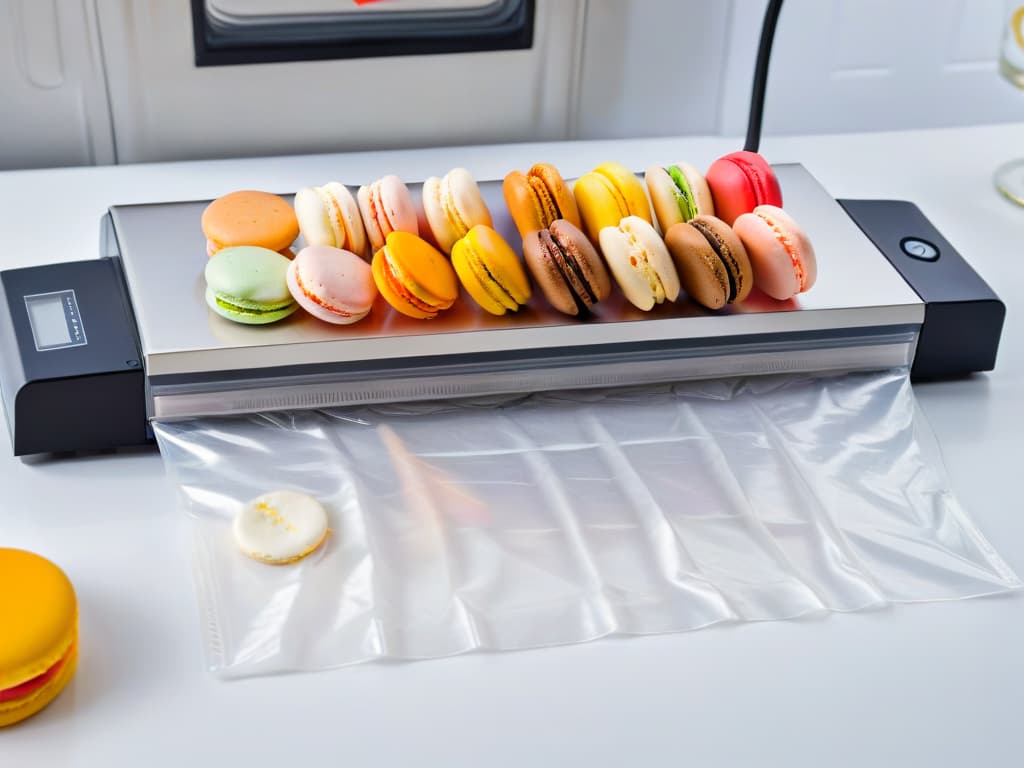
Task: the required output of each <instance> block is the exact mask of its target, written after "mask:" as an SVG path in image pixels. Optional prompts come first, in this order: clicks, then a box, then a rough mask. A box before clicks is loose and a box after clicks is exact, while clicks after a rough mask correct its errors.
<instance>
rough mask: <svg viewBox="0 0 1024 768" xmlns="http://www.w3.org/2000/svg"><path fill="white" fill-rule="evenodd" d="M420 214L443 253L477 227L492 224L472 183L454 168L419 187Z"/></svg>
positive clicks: (482, 200) (472, 181) (474, 182)
mask: <svg viewBox="0 0 1024 768" xmlns="http://www.w3.org/2000/svg"><path fill="white" fill-rule="evenodd" d="M423 211H424V213H425V214H426V217H427V221H428V223H429V224H430V230H431V232H432V233H433V235H434V240H435V241H436V242H437V244H438V247H440V249H441V250H442V251H444V252H445V253H451V250H452V246H454V245H455V241H456V240H458V239H459V238H462V237H465V236H466V234H467V233H468V232H469V230H470V229H472V228H473V227H474V226H476V225H477V224H483V225H485V226H488V227H489V226H491V225H492V223H493V222H492V220H491V212H490V210H489V209H488V208H487V203H485V202H484V198H483V196H482V195H481V194H480V187H479V186H477V183H476V179H474V178H473V176H472V174H470V172H469V171H467V170H466V169H465V168H454V169H452V170H451V171H449V172H448V174H446V175H445V177H444V178H443V179H439V178H437V177H436V176H431V177H430V178H429V179H427V180H426V181H425V182H424V183H423Z"/></svg>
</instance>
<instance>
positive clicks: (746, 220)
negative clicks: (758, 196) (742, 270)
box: [733, 205, 818, 301]
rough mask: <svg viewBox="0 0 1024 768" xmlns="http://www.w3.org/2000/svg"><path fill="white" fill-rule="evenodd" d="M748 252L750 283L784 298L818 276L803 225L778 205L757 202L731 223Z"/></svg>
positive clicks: (805, 286)
mask: <svg viewBox="0 0 1024 768" xmlns="http://www.w3.org/2000/svg"><path fill="white" fill-rule="evenodd" d="M733 228H734V229H735V230H736V234H737V235H738V236H739V238H740V240H742V241H743V245H744V246H745V247H746V249H747V253H748V254H750V262H751V264H752V266H753V268H754V285H756V286H757V287H758V288H760V289H761V290H762V291H764V292H765V293H766V294H768V295H769V296H771V297H772V298H773V299H779V300H780V301H785V300H786V299H791V298H793V297H794V296H795V295H796V294H798V293H803V292H804V291H806V290H809V289H810V288H811V286H813V285H814V281H815V280H817V278H818V262H817V258H816V257H815V255H814V246H813V245H811V240H810V238H809V237H808V236H807V233H806V232H804V230H803V227H801V226H800V225H799V224H797V223H796V222H795V221H794V220H793V218H792V217H791V216H790V215H789V214H787V213H786V212H785V211H784V210H782V209H781V208H777V207H776V206H773V205H759V206H757V207H756V208H755V209H754V210H753V212H752V213H745V214H743V215H742V216H740V217H739V218H738V219H736V223H735V224H734V225H733Z"/></svg>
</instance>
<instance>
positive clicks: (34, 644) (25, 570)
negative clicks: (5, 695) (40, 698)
mask: <svg viewBox="0 0 1024 768" xmlns="http://www.w3.org/2000/svg"><path fill="white" fill-rule="evenodd" d="M77 624H78V602H77V600H76V598H75V590H74V588H73V587H72V586H71V582H70V581H69V580H68V577H67V576H66V575H65V574H64V572H63V571H62V570H61V569H60V568H58V567H57V566H56V565H54V564H53V563H51V562H50V561H49V560H47V559H46V558H44V557H41V556H39V555H36V554H34V553H32V552H26V551H24V550H20V549H6V548H2V549H0V628H2V631H0V690H4V689H7V688H13V687H15V686H17V685H20V684H22V683H25V682H27V681H28V680H31V679H33V678H35V677H38V676H39V675H42V674H44V673H45V672H46V671H47V670H49V669H50V668H51V667H52V666H53V665H54V664H56V663H57V662H58V661H60V659H61V658H62V657H63V656H64V655H65V653H67V651H68V649H69V648H70V646H71V645H72V643H73V642H74V639H75V637H76V635H77Z"/></svg>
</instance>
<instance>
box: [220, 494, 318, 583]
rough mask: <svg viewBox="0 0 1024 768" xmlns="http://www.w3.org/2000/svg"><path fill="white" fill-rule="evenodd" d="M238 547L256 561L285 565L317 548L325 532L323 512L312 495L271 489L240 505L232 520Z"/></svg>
mask: <svg viewBox="0 0 1024 768" xmlns="http://www.w3.org/2000/svg"><path fill="white" fill-rule="evenodd" d="M232 528H233V532H234V536H235V541H236V543H237V544H238V546H239V548H240V549H241V550H242V551H243V552H245V554H247V555H249V557H252V558H254V559H256V560H260V561H262V562H265V563H270V564H272V565H285V564H288V563H294V562H296V561H298V560H301V559H302V558H303V557H305V556H306V555H308V554H309V553H310V552H312V551H313V550H315V549H316V548H317V547H319V546H320V545H321V544H322V543H323V541H324V539H325V538H326V537H327V533H328V520H327V511H326V510H325V509H324V508H323V505H321V504H320V502H318V501H317V500H316V499H314V498H313V497H312V496H307V495H306V494H304V493H298V492H296V491H289V490H280V491H271V492H270V493H266V494H263V495H262V496H259V497H258V498H255V499H253V500H252V501H250V502H249V503H248V504H246V505H244V506H243V507H242V509H240V510H239V512H238V514H237V515H236V516H235V519H234V522H233V526H232Z"/></svg>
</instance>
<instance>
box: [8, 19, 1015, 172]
mask: <svg viewBox="0 0 1024 768" xmlns="http://www.w3.org/2000/svg"><path fill="white" fill-rule="evenodd" d="M1020 1H1021V0H787V2H786V4H785V6H784V9H783V14H782V19H781V21H780V25H779V30H778V35H777V40H776V47H775V54H774V56H773V61H772V70H771V78H770V82H769V90H768V99H767V105H766V110H765V132H766V133H815V132H831V131H860V130H879V129H890V128H916V127H929V126H941V125H963V124H971V123H984V122H996V121H1011V120H1013V121H1024V92H1021V91H1016V90H1014V89H1013V88H1011V87H1010V85H1009V84H1008V83H1006V82H1004V81H1003V80H1002V79H1001V78H1000V77H999V76H998V74H997V71H996V56H997V52H998V47H999V42H1000V36H1001V32H1002V24H1003V20H1004V18H1005V15H1006V12H1007V9H1008V7H1009V6H1011V5H1016V3H1017V2H1020ZM280 2H282V3H284V2H286V0H280ZM764 5H765V0H538V5H537V8H538V12H537V24H536V31H535V42H534V47H533V49H532V50H528V51H498V52H491V53H474V54H457V55H442V56H425V57H408V58H405V57H399V58H383V59H363V60H355V59H352V60H345V61H333V62H296V63H287V64H266V65H252V66H229V67H206V68H198V69H197V68H196V67H194V66H193V64H192V60H193V59H192V57H193V54H192V41H191V27H190V17H189V8H188V3H186V2H185V0H176V1H175V2H163V1H161V2H159V3H158V2H150V1H149V0H0V103H2V104H4V105H5V106H4V114H3V115H2V116H0V168H5V167H7V168H14V167H33V166H42V165H76V164H92V163H108V162H114V161H115V160H116V161H118V162H139V161H148V160H173V159H180V158H192V157H219V156H240V155H255V154H279V153H292V152H318V151H330V150H354V149H371V148H380V147H395V146H424V145H438V144H458V143H480V142H498V141H520V140H544V139H563V138H603V137H620V136H621V137H624V136H651V135H678V134H709V133H711V134H713V133H726V134H732V135H738V134H742V133H743V132H744V130H745V126H746V117H747V108H748V101H749V97H750V78H751V74H752V70H753V66H754V54H755V50H756V45H757V37H758V33H759V29H760V23H761V17H762V14H763V9H764Z"/></svg>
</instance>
